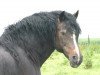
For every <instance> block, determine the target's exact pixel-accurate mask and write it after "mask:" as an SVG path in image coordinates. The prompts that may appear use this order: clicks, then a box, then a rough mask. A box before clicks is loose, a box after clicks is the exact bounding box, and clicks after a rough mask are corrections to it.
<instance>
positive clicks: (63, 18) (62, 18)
mask: <svg viewBox="0 0 100 75" xmlns="http://www.w3.org/2000/svg"><path fill="white" fill-rule="evenodd" d="M64 20H65V11H62V12H61V13H60V15H59V21H60V22H62V21H64Z"/></svg>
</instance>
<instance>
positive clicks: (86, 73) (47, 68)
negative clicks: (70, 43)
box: [41, 39, 100, 75]
mask: <svg viewBox="0 0 100 75" xmlns="http://www.w3.org/2000/svg"><path fill="white" fill-rule="evenodd" d="M79 46H80V49H81V51H82V54H83V57H84V59H83V63H82V64H81V65H80V66H79V67H78V68H72V67H70V65H69V61H68V60H67V58H65V56H64V55H63V54H62V53H59V52H57V51H55V52H54V53H53V54H52V55H51V56H50V57H49V59H48V60H47V61H46V62H45V63H44V65H43V66H42V68H41V71H42V75H100V39H90V44H88V42H87V39H80V40H79Z"/></svg>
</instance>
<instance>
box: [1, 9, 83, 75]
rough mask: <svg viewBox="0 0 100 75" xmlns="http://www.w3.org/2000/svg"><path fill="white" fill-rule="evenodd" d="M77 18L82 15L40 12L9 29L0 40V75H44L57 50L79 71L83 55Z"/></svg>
mask: <svg viewBox="0 0 100 75" xmlns="http://www.w3.org/2000/svg"><path fill="white" fill-rule="evenodd" d="M77 17H78V11H77V12H76V13H75V14H70V13H67V12H65V11H52V12H40V13H35V14H33V15H31V16H29V17H26V18H23V19H22V20H21V21H19V22H17V23H16V24H12V25H9V26H8V27H7V28H6V29H5V31H4V33H3V34H2V35H1V37H0V75H41V72H40V68H41V66H42V64H43V63H44V62H45V61H46V60H47V58H48V57H49V56H50V55H51V53H52V52H53V51H54V50H55V49H56V50H58V51H59V52H61V53H63V54H64V55H65V56H66V57H67V58H68V59H69V61H70V65H71V66H72V67H74V68H76V67H78V66H79V65H80V64H81V62H82V54H81V52H80V50H79V47H78V44H77V42H78V36H79V34H80V32H81V29H80V27H79V25H78V23H77V22H76V19H77Z"/></svg>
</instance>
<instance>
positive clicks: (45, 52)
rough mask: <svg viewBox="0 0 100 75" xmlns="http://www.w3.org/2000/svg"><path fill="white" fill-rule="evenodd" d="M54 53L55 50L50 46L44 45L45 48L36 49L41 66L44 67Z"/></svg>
mask: <svg viewBox="0 0 100 75" xmlns="http://www.w3.org/2000/svg"><path fill="white" fill-rule="evenodd" d="M53 51H54V48H53V47H51V46H50V45H48V44H44V46H42V47H38V48H37V49H36V51H35V52H36V54H37V57H38V59H39V64H40V66H42V65H43V63H44V62H45V61H46V60H47V59H48V58H49V56H50V55H51V54H52V52H53Z"/></svg>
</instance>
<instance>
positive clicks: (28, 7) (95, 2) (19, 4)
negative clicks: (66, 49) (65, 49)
mask: <svg viewBox="0 0 100 75" xmlns="http://www.w3.org/2000/svg"><path fill="white" fill-rule="evenodd" d="M55 10H62V11H67V12H69V13H72V14H74V13H75V12H76V11H77V10H79V16H78V19H77V21H78V23H79V25H80V27H81V29H82V33H81V35H80V39H79V47H80V50H81V52H82V54H83V57H84V59H83V63H82V65H81V66H80V67H78V68H77V69H75V68H74V69H73V68H71V67H70V65H69V61H68V60H67V59H66V58H65V57H64V55H63V54H61V53H58V52H57V51H55V52H54V53H53V54H52V55H51V56H50V58H49V59H48V60H47V61H46V62H45V63H44V65H43V66H42V68H41V71H42V75H100V0H0V35H1V34H2V33H3V31H4V29H5V28H6V27H7V26H8V25H11V24H13V23H16V22H17V21H20V20H21V19H23V18H24V17H26V16H30V15H32V14H34V13H37V12H41V11H55Z"/></svg>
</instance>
